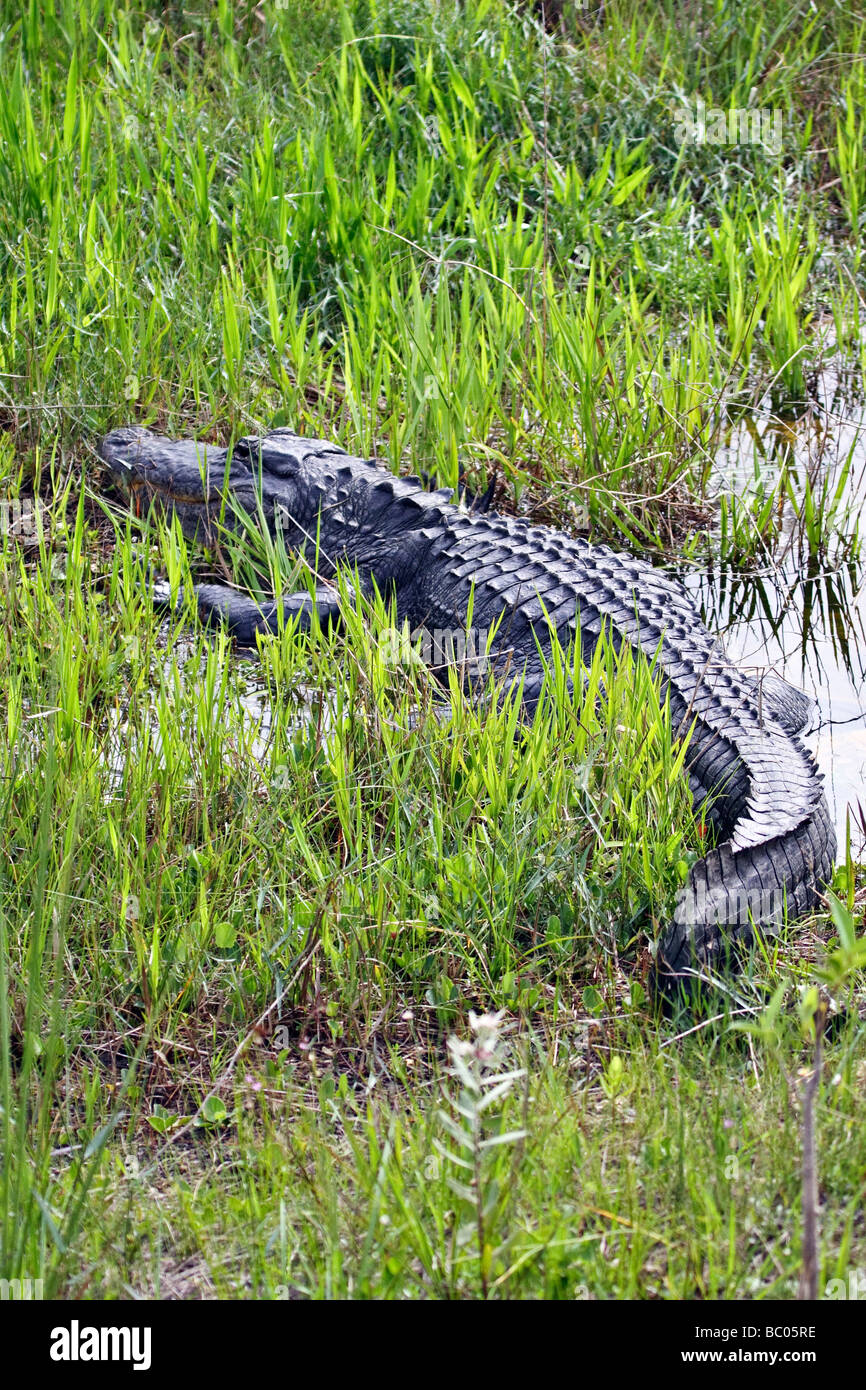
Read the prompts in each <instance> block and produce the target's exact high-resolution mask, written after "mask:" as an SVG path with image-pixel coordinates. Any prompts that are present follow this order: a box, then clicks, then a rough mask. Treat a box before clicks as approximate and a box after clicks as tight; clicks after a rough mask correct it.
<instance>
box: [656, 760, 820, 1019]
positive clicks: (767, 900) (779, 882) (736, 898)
mask: <svg viewBox="0 0 866 1390" xmlns="http://www.w3.org/2000/svg"><path fill="white" fill-rule="evenodd" d="M807 756H808V755H807ZM815 776H816V780H818V778H817V773H816V774H815ZM835 856H836V835H835V831H834V829H833V825H832V822H831V820H830V815H829V811H828V807H827V801H826V798H825V797H824V796H823V795H820V796H819V797H818V798H817V800H816V801H815V802H814V804H813V805H812V806H811V807H810V809H809V811H808V814H807V815H806V816H805V817H804V818H803V819H802V820H801V821H800V823H799V824H798V825H796V826H795V827H794V828H792V829H789V830H787V831H785V832H784V833H782V834H779V835H776V836H774V837H773V838H771V839H768V840H765V841H763V842H760V843H757V844H748V845H746V846H745V847H743V848H737V847H736V845H735V843H734V840H733V839H731V840H728V841H726V842H724V843H722V844H721V845H719V846H718V848H716V849H712V850H710V852H709V853H708V854H707V855H706V856H705V857H704V858H703V859H699V860H698V861H697V863H695V864H694V865H693V866H692V868H691V870H690V871H689V877H688V880H687V882H686V884H685V886H684V888H683V889H682V891H681V892H680V894H679V896H678V901H677V906H676V910H675V912H674V917H673V921H672V923H671V925H670V927H669V928H668V930H667V932H666V934H665V936H664V937H663V938H662V941H661V943H660V945H659V950H658V955H657V959H656V966H655V972H654V974H655V982H656V984H657V985H658V986H659V987H660V988H661V989H662V990H663V991H664V992H666V993H671V992H672V991H675V990H676V988H677V987H678V986H680V987H684V989H685V992H686V993H691V992H693V990H692V986H693V985H694V984H695V982H696V979H697V978H699V977H700V976H702V975H706V974H707V973H709V972H712V973H713V974H717V973H719V972H721V971H730V969H731V968H732V967H734V966H736V964H738V958H739V956H740V955H741V954H742V952H744V951H745V950H746V949H747V948H748V947H749V946H751V944H752V942H753V941H754V935H755V929H756V928H760V929H761V930H762V932H763V933H764V934H772V933H774V932H775V931H777V930H778V928H779V926H780V925H781V924H782V923H783V922H784V921H785V920H786V918H790V919H793V918H795V917H797V916H799V915H801V914H803V913H805V912H807V911H809V909H810V908H814V907H815V906H816V905H817V904H818V901H819V898H820V893H821V889H822V887H823V886H824V885H825V884H826V883H827V882H828V881H829V880H830V879H831V877H832V874H833V865H834V863H835Z"/></svg>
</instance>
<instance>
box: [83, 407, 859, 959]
mask: <svg viewBox="0 0 866 1390" xmlns="http://www.w3.org/2000/svg"><path fill="white" fill-rule="evenodd" d="M100 454H101V457H102V459H103V460H104V461H105V462H106V463H107V464H108V466H109V468H110V469H111V471H112V473H113V474H114V476H115V478H117V479H118V480H119V481H120V482H121V483H122V484H123V485H124V487H125V489H126V490H127V491H128V492H129V493H130V494H131V496H132V498H133V499H134V502H135V505H136V509H137V510H138V511H139V512H141V511H143V510H145V509H147V508H148V507H149V506H150V504H151V502H158V503H159V504H160V505H161V506H162V508H163V509H164V510H165V511H167V512H168V513H173V514H174V515H176V516H177V517H178V518H179V519H180V522H181V525H182V528H183V530H184V532H185V534H186V535H187V536H189V537H191V538H198V539H200V540H203V541H204V542H206V543H209V542H211V543H212V542H213V541H214V540H215V539H216V537H217V535H218V533H219V530H220V528H221V527H223V526H232V525H233V524H239V523H235V522H233V518H234V517H239V516H240V515H241V514H242V513H246V514H247V515H248V516H252V517H256V516H258V517H259V518H261V519H263V521H264V523H265V524H266V525H267V526H268V527H269V528H270V529H271V530H272V531H275V530H276V529H277V528H279V529H280V530H281V531H282V533H283V537H284V540H285V544H286V547H287V549H289V550H297V551H299V552H305V554H306V556H307V558H308V559H311V558H312V559H313V561H314V574H315V584H314V585H312V586H311V591H309V592H303V593H300V594H293V595H290V596H288V597H283V598H281V599H278V600H274V601H273V602H269V603H264V604H258V603H256V602H255V601H254V600H252V599H249V598H244V597H243V596H241V595H240V594H238V593H237V592H235V591H234V590H233V589H230V588H228V587H224V586H221V585H213V584H208V585H199V586H197V588H196V596H197V601H198V607H199V611H200V613H201V615H202V616H203V617H204V618H205V619H208V620H217V621H221V622H224V623H226V624H227V625H228V627H229V629H230V630H231V631H232V632H233V633H235V634H236V635H237V637H238V638H239V639H240V640H241V641H243V642H246V643H252V642H253V641H254V639H255V634H256V632H269V631H270V632H273V631H275V630H277V628H278V627H279V624H280V621H281V612H282V620H283V621H286V620H290V619H296V620H297V621H298V622H299V623H300V624H301V625H307V626H308V625H309V624H310V622H311V619H312V614H313V610H314V609H315V611H316V612H317V614H318V618H319V621H320V622H321V623H322V624H323V625H326V626H327V625H329V624H331V623H333V622H335V621H337V620H338V619H339V598H338V590H337V586H336V584H335V578H336V575H337V571H338V567H339V568H340V569H341V571H342V572H343V574H344V575H345V574H346V573H347V572H348V573H350V574H352V575H354V576H355V577H356V579H357V581H358V582H359V583H360V586H361V589H362V591H365V592H367V593H370V592H372V590H373V587H374V586H376V587H378V589H379V591H380V592H382V593H383V594H391V595H392V596H393V597H394V599H395V601H396V610H397V617H398V620H399V621H400V623H403V622H404V621H406V620H408V623H409V625H410V627H411V628H412V629H415V630H417V629H426V630H430V629H433V630H439V631H442V630H448V629H450V630H452V631H455V630H456V631H460V630H461V629H464V628H465V625H466V623H467V615H468V613H469V611H470V606H471V611H472V624H473V627H474V628H476V629H482V630H484V629H487V630H489V629H490V628H491V627H493V628H494V629H495V635H494V637H493V640H492V642H491V644H490V657H491V659H493V660H494V661H495V660H496V659H497V658H501V659H502V660H503V661H505V662H506V663H507V664H508V668H509V670H510V671H511V672H512V677H513V673H515V672H517V673H519V675H520V677H521V678H522V698H523V701H524V703H525V705H526V707H527V709H528V710H530V711H531V710H532V709H533V708H534V707H535V705H536V704H537V702H538V700H539V698H540V695H541V690H542V684H543V680H544V674H545V664H546V662H545V658H549V656H550V652H551V644H552V637H553V634H554V633H555V634H557V636H558V638H559V641H560V642H561V643H562V645H563V646H564V647H566V646H568V644H569V642H571V641H573V640H574V638H575V634H576V633H579V640H580V643H581V648H582V654H583V656H584V658H585V659H586V660H589V659H590V658H591V656H592V652H593V649H594V647H595V645H596V643H597V642H598V640H599V636H600V634H601V632H602V630H603V628H606V629H607V630H608V631H609V633H610V634H611V637H612V639H613V641H614V642H615V643H616V644H620V643H623V642H625V643H628V644H629V645H630V646H631V647H632V648H635V649H639V650H640V651H642V652H644V653H645V654H646V655H647V656H648V657H649V658H651V659H653V658H654V659H655V660H656V662H657V667H658V669H660V672H661V677H662V689H663V693H664V694H666V695H667V697H668V699H669V701H670V710H671V715H672V718H673V721H674V727H675V728H677V729H683V730H684V729H686V728H688V727H690V726H693V727H692V734H691V741H690V744H689V747H688V753H687V756H688V763H687V766H688V776H689V782H690V786H691V791H692V794H693V797H694V801H695V805H696V806H703V805H704V803H706V802H707V801H708V799H709V805H708V808H707V812H706V814H707V819H708V820H709V822H710V824H711V825H712V828H713V831H714V838H715V842H716V843H715V847H714V848H711V849H710V850H709V852H708V853H707V854H706V855H705V856H704V857H703V858H701V859H699V860H698V861H697V862H696V863H695V864H694V865H693V866H692V868H691V869H690V871H689V875H688V880H687V882H686V884H685V887H684V889H683V890H682V891H681V893H680V894H679V898H678V902H677V905H676V909H675V912H674V915H673V920H672V923H671V924H670V926H669V927H668V929H667V931H666V933H665V934H664V936H663V937H662V940H661V942H660V945H659V949H658V953H657V961H656V979H657V980H658V981H659V982H660V983H662V984H663V985H665V986H666V987H667V986H668V985H670V983H671V981H676V980H678V979H680V980H682V979H683V978H684V977H688V976H691V978H692V979H694V977H695V975H699V974H700V973H701V971H702V970H704V969H705V968H707V967H716V968H718V967H720V966H722V965H724V964H727V965H729V966H733V965H736V963H737V961H738V959H739V956H740V954H741V952H742V948H745V947H748V946H749V945H750V944H751V942H752V939H753V933H754V927H755V926H759V927H763V928H764V929H769V930H772V929H773V927H774V925H775V924H776V923H778V921H779V920H780V919H781V918H782V916H783V915H784V913H785V912H786V911H787V913H788V915H789V917H794V916H796V915H797V914H800V913H803V912H805V911H806V910H807V909H808V908H810V907H812V906H814V905H815V903H816V902H817V899H818V895H819V892H820V889H821V887H822V885H823V884H825V883H826V882H827V880H828V879H829V878H830V875H831V873H832V869H833V864H834V859H835V852H836V840H835V834H834V831H833V827H832V824H831V822H830V817H829V813H828V808H827V802H826V798H825V796H824V792H823V789H822V783H821V777H820V775H819V773H818V772H817V770H816V766H815V763H814V760H813V758H812V756H811V755H810V753H809V752H808V751H807V750H806V748H805V747H804V746H803V744H802V743H801V742H800V739H799V738H798V737H797V735H798V733H799V732H801V730H802V728H803V727H804V725H805V723H806V721H807V718H808V708H809V701H808V700H807V699H806V697H805V696H804V695H802V693H801V692H798V691H796V690H794V689H793V688H792V687H791V686H789V685H787V684H786V683H785V682H783V681H781V680H778V679H776V678H768V679H765V680H764V681H763V682H762V683H760V684H759V683H758V682H756V681H755V680H754V679H752V678H751V677H750V676H749V675H748V674H747V673H746V672H744V671H743V670H741V669H740V668H738V667H737V666H736V665H734V664H733V663H732V662H731V661H730V660H729V659H728V658H727V656H726V655H725V652H724V650H723V648H722V646H721V644H720V643H719V641H718V640H717V639H716V638H715V637H713V636H712V635H711V634H710V633H709V632H708V631H707V629H706V628H705V627H704V625H703V624H702V623H701V621H700V619H699V618H698V616H697V614H696V613H695V610H694V607H693V605H692V604H691V602H690V601H689V598H688V596H687V595H686V593H685V590H684V589H683V588H682V587H681V585H680V584H679V582H678V581H677V580H676V579H675V578H672V577H671V576H669V575H667V574H665V573H663V572H662V571H660V570H658V569H655V568H653V567H652V566H651V565H650V564H648V563H647V562H646V561H643V560H639V559H635V558H634V557H633V556H631V555H626V554H619V553H617V552H615V551H613V550H611V549H609V548H608V547H607V546H603V545H592V544H590V543H589V542H587V541H585V540H581V539H573V538H571V537H569V536H567V535H564V534H562V533H561V532H558V531H556V530H553V529H551V528H549V527H545V526H536V525H532V524H531V523H530V522H528V521H526V520H520V519H517V518H515V517H511V516H504V515H498V514H497V513H495V512H489V511H487V510H486V508H485V506H484V505H482V506H481V507H476V508H467V507H466V506H465V505H460V504H459V503H458V502H457V501H455V498H454V495H453V493H452V492H451V491H450V490H449V489H440V490H438V491H431V490H428V489H427V488H426V487H425V486H424V485H423V484H422V482H421V481H420V480H419V479H418V478H397V477H395V476H394V475H392V474H391V473H390V472H388V471H387V470H385V469H383V468H382V467H381V466H379V465H377V464H376V462H375V460H365V459H361V458H355V457H352V456H351V455H349V454H347V453H345V452H344V451H343V450H342V449H340V448H338V447H336V446H335V445H333V444H330V443H327V442H324V441H321V440H315V439H304V438H301V437H300V436H298V435H296V434H294V433H292V432H291V431H290V430H288V429H276V430H273V431H271V432H270V433H268V434H266V435H264V436H263V437H258V436H251V437H249V438H244V439H240V440H238V442H237V443H236V444H235V445H234V448H233V450H231V451H227V450H226V449H223V448H215V447H209V446H204V445H202V444H198V443H196V442H194V441H176V440H171V439H166V438H163V437H161V436H159V435H156V434H152V433H151V432H149V431H148V430H144V429H140V428H138V427H126V428H123V429H118V430H115V431H114V432H113V433H111V434H109V435H108V436H107V437H106V438H105V439H104V440H103V441H102V444H101V446H100ZM497 623H498V627H497V626H496V625H497ZM711 794H712V797H711Z"/></svg>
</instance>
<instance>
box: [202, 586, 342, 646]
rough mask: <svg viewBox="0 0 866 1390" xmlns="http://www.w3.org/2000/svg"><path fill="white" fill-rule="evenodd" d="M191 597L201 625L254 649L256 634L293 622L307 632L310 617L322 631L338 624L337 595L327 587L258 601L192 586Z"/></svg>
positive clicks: (215, 588)
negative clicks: (224, 631) (221, 628)
mask: <svg viewBox="0 0 866 1390" xmlns="http://www.w3.org/2000/svg"><path fill="white" fill-rule="evenodd" d="M195 597H196V603H197V605H198V611H199V617H200V618H201V619H202V622H205V623H210V624H213V625H215V626H224V627H226V628H228V630H229V632H230V633H231V634H232V636H233V637H235V638H236V639H237V641H238V642H240V644H241V645H242V646H245V647H254V646H255V644H256V634H257V633H263V634H268V633H275V632H279V630H280V627H281V625H288V624H289V623H297V626H298V629H299V631H301V632H309V631H310V628H311V627H312V623H313V614H315V615H316V617H317V618H318V621H319V625H320V626H321V627H322V628H323V629H324V630H327V629H329V628H331V627H334V626H336V625H337V624H338V623H339V621H340V601H339V594H338V592H337V589H336V588H335V587H334V586H332V585H329V584H317V585H316V587H315V590H314V591H313V592H312V593H311V592H310V591H309V590H308V589H302V590H301V592H300V593H297V594H288V595H286V596H284V597H282V598H279V599H269V600H263V601H261V602H260V601H258V600H257V599H254V598H249V597H248V596H247V595H246V594H239V593H238V592H237V590H236V589H230V588H228V586H227V585H224V584H196V586H195Z"/></svg>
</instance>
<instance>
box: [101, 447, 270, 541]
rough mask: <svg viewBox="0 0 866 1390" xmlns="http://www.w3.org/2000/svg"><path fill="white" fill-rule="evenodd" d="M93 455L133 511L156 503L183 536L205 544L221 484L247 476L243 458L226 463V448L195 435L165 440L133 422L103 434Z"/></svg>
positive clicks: (141, 512)
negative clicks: (172, 518)
mask: <svg viewBox="0 0 866 1390" xmlns="http://www.w3.org/2000/svg"><path fill="white" fill-rule="evenodd" d="M167 446H168V447H167ZM99 456H100V458H101V459H102V461H103V463H105V464H107V465H108V468H109V469H110V471H111V474H112V476H113V477H114V479H115V481H116V482H117V483H118V485H119V486H120V487H121V488H122V489H123V491H124V492H126V493H127V494H128V495H129V498H130V501H131V504H132V509H133V511H134V512H135V514H136V516H146V515H147V513H148V512H149V511H150V509H151V507H153V506H154V505H156V506H157V507H158V508H159V509H160V510H161V511H162V512H163V513H165V514H167V515H169V516H171V515H176V516H177V517H178V519H179V520H180V523H181V526H182V527H183V531H184V534H185V535H186V536H188V537H189V538H190V539H193V540H195V539H198V540H204V541H205V542H206V543H207V542H208V541H209V540H210V538H211V533H212V529H213V523H214V522H215V520H216V518H217V517H218V515H219V511H220V498H221V495H222V494H223V492H224V490H225V488H226V485H227V484H228V485H229V486H231V485H232V484H233V483H234V479H235V475H246V476H248V475H249V470H248V469H247V468H245V467H244V465H243V463H239V464H238V466H237V468H236V467H235V463H234V460H232V462H231V464H230V465H228V464H227V458H228V451H227V450H226V449H220V448H214V447H212V446H208V445H206V444H199V443H197V442H196V441H195V440H185V441H182V442H175V441H168V440H166V439H163V438H162V437H161V436H159V435H155V434H152V433H151V432H150V431H149V430H145V429H141V428H139V427H138V426H136V425H129V426H125V427H124V428H123V429H118V430H113V431H112V432H111V434H108V435H106V436H105V438H104V439H103V440H102V442H101V443H100V446H99ZM239 480H240V479H239Z"/></svg>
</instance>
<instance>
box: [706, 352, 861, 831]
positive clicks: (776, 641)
mask: <svg viewBox="0 0 866 1390" xmlns="http://www.w3.org/2000/svg"><path fill="white" fill-rule="evenodd" d="M852 384H853V383H852V380H851V379H850V378H848V377H847V376H846V374H845V373H844V372H841V371H839V370H838V369H828V370H826V371H825V372H824V373H822V374H821V376H820V377H819V378H818V380H817V382H816V383H815V385H816V395H817V397H818V403H817V406H816V408H815V409H813V410H811V411H809V412H807V413H806V414H804V415H803V416H801V417H800V418H799V419H792V418H790V417H788V418H785V419H782V418H780V417H778V416H776V415H774V413H773V411H772V410H771V408H770V404H769V402H764V403H763V404H762V406H761V407H760V408H759V409H758V410H756V411H752V412H749V413H748V414H746V415H740V416H739V418H737V419H733V420H731V421H729V423H728V425H727V427H726V429H725V431H724V434H723V436H722V438H721V440H720V447H719V449H718V452H717V454H716V474H717V480H718V485H719V487H720V488H726V489H731V490H732V491H734V492H735V493H737V494H739V495H740V496H742V495H744V494H745V493H746V492H747V491H748V490H749V489H751V488H754V487H756V486H758V487H759V486H760V485H761V483H762V482H763V484H764V485H765V486H766V485H767V484H772V483H774V482H775V481H776V479H777V477H778V476H779V471H780V470H781V468H782V467H788V468H792V469H794V470H795V472H794V477H795V486H796V479H797V478H802V477H803V476H804V475H805V473H806V472H808V474H809V476H810V477H811V478H812V480H813V486H814V485H815V484H818V485H821V484H822V483H823V482H824V481H826V482H827V483H828V484H829V485H830V486H831V487H832V488H833V489H835V486H836V483H837V480H838V479H839V478H840V476H841V475H842V472H843V470H844V468H845V465H846V461H847V460H850V467H849V470H848V478H847V482H846V483H845V486H844V488H843V490H842V495H841V497H840V503H839V511H838V516H837V526H836V528H835V530H834V535H833V537H832V539H831V540H830V542H829V544H828V546H827V547H826V553H825V554H822V555H821V556H819V557H813V556H810V555H809V554H808V547H807V546H806V545H805V544H804V540H803V536H802V534H801V531H800V527H799V525H798V523H797V518H796V516H795V515H794V513H793V510H792V509H791V508H790V507H789V506H786V508H785V510H784V513H783V516H782V532H783V540H782V544H781V546H780V547H779V553H778V554H777V556H776V557H775V558H774V560H773V561H772V562H771V563H767V564H765V565H764V566H763V568H762V567H761V566H760V565H759V566H758V567H757V568H756V570H755V571H754V572H752V573H744V572H742V571H734V570H732V569H730V568H728V567H725V566H724V565H718V564H717V565H715V566H714V567H711V568H708V569H703V570H697V569H695V570H692V571H691V572H688V573H686V574H684V575H683V579H684V581H685V584H686V587H687V588H688V589H689V591H690V592H691V593H693V594H694V596H695V600H696V602H697V603H698V604H699V606H700V609H701V614H702V616H703V618H704V621H705V622H706V624H707V626H708V627H709V628H710V630H711V631H713V632H717V633H719V635H720V636H721V637H722V639H723V641H724V644H725V647H726V648H727V650H728V652H729V654H730V656H731V657H733V658H734V660H736V661H738V662H741V663H742V664H743V665H744V666H750V667H753V668H756V670H767V669H770V670H772V671H774V672H775V673H776V674H777V675H780V676H783V677H784V678H785V679H786V680H788V681H790V682H791V684H792V685H796V686H799V687H800V688H801V689H803V690H805V691H807V692H808V693H809V694H810V695H813V696H814V697H815V699H816V701H817V705H818V711H817V717H816V720H815V724H814V728H813V729H812V731H811V733H810V734H809V735H808V736H807V738H806V741H807V743H808V744H809V746H810V747H811V748H812V749H813V750H814V752H815V754H816V756H817V759H818V763H819V766H820V768H821V771H822V772H823V773H824V776H825V781H826V787H827V794H828V798H829V800H830V802H831V807H832V810H833V814H834V817H835V822H836V827H837V834H838V837H839V857H840V859H843V858H844V853H845V822H846V815H847V811H848V807H849V806H850V807H851V838H852V848H853V850H854V853H855V856H856V854H857V853H858V851H859V852H860V853H861V854H862V853H863V850H864V848H866V846H864V843H863V842H864V832H863V830H860V829H859V828H858V817H857V806H858V802H860V803H862V806H863V814H864V818H866V554H864V553H863V552H864V551H866V544H864V545H862V546H860V547H858V546H857V545H856V544H855V543H854V537H855V536H856V528H857V525H858V523H861V524H862V525H863V529H864V531H866V520H864V512H866V404H864V402H863V401H862V400H860V401H857V400H856V399H854V400H852V396H851V391H852ZM797 495H798V496H799V495H800V494H799V492H798V493H797Z"/></svg>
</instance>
